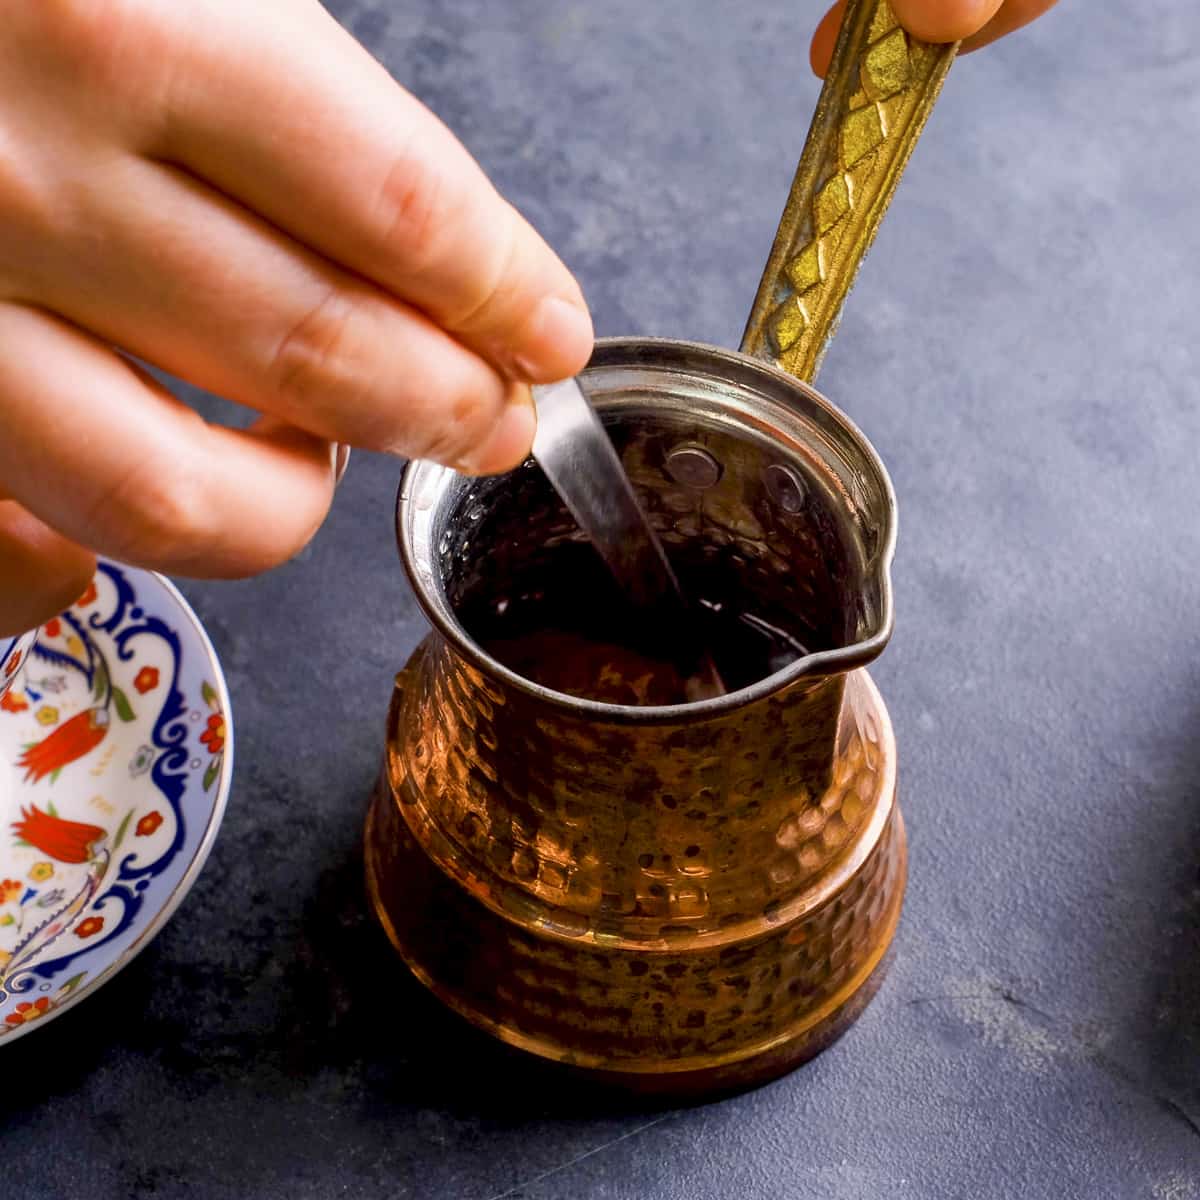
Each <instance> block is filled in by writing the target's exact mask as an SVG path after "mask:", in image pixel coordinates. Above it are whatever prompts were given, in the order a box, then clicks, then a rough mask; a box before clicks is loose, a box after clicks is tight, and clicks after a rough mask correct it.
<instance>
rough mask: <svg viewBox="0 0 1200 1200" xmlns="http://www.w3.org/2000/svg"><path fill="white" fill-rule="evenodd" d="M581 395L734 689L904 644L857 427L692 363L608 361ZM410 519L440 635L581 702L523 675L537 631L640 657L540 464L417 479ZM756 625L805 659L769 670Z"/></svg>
mask: <svg viewBox="0 0 1200 1200" xmlns="http://www.w3.org/2000/svg"><path fill="white" fill-rule="evenodd" d="M584 380H585V386H586V388H587V391H588V393H589V396H590V397H591V399H592V402H593V404H594V405H595V407H596V409H597V411H598V412H599V414H600V417H601V420H602V421H603V423H604V426H605V429H606V431H607V432H608V434H609V436H610V437H611V438H612V440H613V442H614V444H615V445H616V447H617V450H618V452H619V453H620V455H621V459H622V461H623V463H624V465H625V469H626V471H627V473H628V475H629V477H630V480H631V482H632V483H633V486H634V490H635V491H636V493H637V496H638V499H639V500H640V502H641V503H642V505H643V506H644V508H645V510H646V512H647V514H648V516H649V519H650V522H651V524H652V525H653V527H654V528H655V530H656V531H657V532H658V534H659V536H660V537H661V539H662V541H663V543H664V546H665V548H666V550H667V554H668V556H669V558H670V560H671V563H672V566H673V567H674V568H675V570H676V573H677V574H678V576H679V579H680V582H681V584H682V585H683V588H684V592H685V594H686V595H687V596H688V597H689V598H691V599H692V600H694V601H695V602H696V603H697V604H698V605H700V606H701V607H702V608H703V609H704V610H705V611H706V612H707V613H709V614H715V616H714V620H717V618H718V617H719V620H717V623H716V624H714V625H712V626H711V628H713V629H716V630H718V631H719V632H717V633H714V634H713V636H715V637H720V638H722V639H726V640H728V638H732V641H730V643H729V645H728V646H725V647H723V649H724V651H725V655H724V659H723V663H722V665H723V670H725V669H727V670H728V671H730V672H732V673H733V675H734V676H735V677H734V678H732V679H730V680H728V681H727V682H729V684H730V686H731V687H732V688H735V689H744V688H746V687H750V686H752V685H754V684H755V683H757V682H758V681H759V680H760V679H761V678H763V677H765V676H769V675H771V674H773V673H776V672H777V671H778V670H789V671H808V672H813V671H825V670H842V669H846V668H847V667H848V666H852V665H855V664H856V662H858V661H865V660H866V659H867V658H869V657H872V656H873V655H874V654H875V653H878V651H879V649H881V648H882V645H883V644H884V642H885V641H886V638H887V636H888V633H889V632H890V628H891V603H890V595H889V581H888V562H889V560H890V557H891V547H892V540H893V508H894V501H893V499H892V495H891V489H890V485H889V484H888V480H887V477H886V474H885V473H884V471H883V468H882V465H881V464H880V463H879V461H878V459H877V457H876V456H875V454H874V452H873V451H872V450H871V448H870V446H869V444H867V443H866V441H865V439H863V437H862V435H861V434H859V433H858V431H857V430H856V429H855V428H854V427H853V426H852V425H851V424H850V423H849V421H847V420H846V418H845V417H843V416H842V415H841V414H840V413H838V412H837V410H835V409H834V408H833V407H832V406H831V405H829V404H828V402H827V401H825V400H824V399H822V398H821V397H820V396H819V395H818V394H817V393H815V392H813V391H812V390H811V389H809V388H807V387H806V386H805V385H803V384H799V383H797V382H796V381H795V380H792V379H791V378H790V377H788V376H785V375H782V374H781V373H780V372H778V371H776V370H774V369H773V368H770V367H766V366H763V365H762V364H759V363H757V362H754V361H753V360H749V359H746V358H744V357H743V356H741V355H735V354H729V353H727V352H723V351H715V350H712V349H711V348H708V347H700V346H694V345H691V344H688V343H663V342H658V341H651V340H631V339H623V340H621V341H613V342H606V343H601V345H600V347H599V348H598V350H597V354H596V356H595V358H594V360H593V362H592V364H591V365H590V366H589V368H588V370H587V372H586V373H585V376H584ZM398 518H399V524H398V529H399V534H400V542H401V547H402V550H403V552H404V556H405V560H406V562H407V563H408V565H409V568H410V572H411V573H412V575H413V579H414V583H415V584H416V586H417V590H418V593H419V594H420V595H421V599H422V602H423V603H424V604H425V607H426V609H427V611H429V612H430V615H431V617H433V619H434V620H435V622H437V623H438V624H439V625H440V626H442V627H443V630H444V631H447V630H448V631H449V632H450V633H451V634H452V635H455V636H457V637H459V638H460V639H465V640H466V641H467V642H469V643H471V644H472V645H473V647H474V648H475V649H476V650H478V649H480V648H482V649H483V650H484V651H485V652H487V653H488V654H490V655H491V656H492V657H494V658H495V659H498V660H499V661H500V662H501V663H502V664H504V665H505V666H507V667H509V668H510V669H512V670H513V671H514V672H515V673H516V674H517V675H524V676H526V677H532V678H533V679H534V680H535V681H536V682H539V683H543V684H547V685H548V686H550V687H552V688H555V687H557V689H558V690H566V691H573V690H574V689H573V688H571V687H570V686H567V685H563V684H561V683H559V682H558V679H559V678H560V676H558V675H555V674H553V673H552V674H551V675H550V676H549V677H545V676H543V675H542V674H541V673H540V670H539V669H538V666H537V664H536V663H533V662H531V661H529V660H528V659H526V660H522V658H521V655H520V653H519V650H518V644H519V643H520V644H522V645H523V644H524V643H521V642H520V639H521V638H522V637H524V636H525V635H526V634H528V633H530V632H534V631H535V630H532V629H529V628H526V627H527V626H530V625H537V623H538V622H542V623H543V624H545V623H546V622H547V621H549V622H550V623H551V624H555V623H558V624H562V623H566V624H571V623H572V622H574V623H579V622H582V623H583V624H584V625H585V626H587V627H588V628H596V629H598V628H600V627H601V625H602V626H603V627H604V629H605V631H606V632H605V634H604V636H605V637H608V639H609V640H610V641H618V640H619V641H622V642H623V643H627V644H636V643H637V640H638V632H639V621H638V616H637V614H636V613H634V612H631V611H628V610H627V608H625V607H624V605H623V602H622V598H621V597H620V596H619V595H618V594H617V592H616V590H615V586H614V585H613V584H612V582H611V580H610V579H609V577H608V575H607V573H606V571H605V569H604V567H603V564H602V563H601V562H600V560H599V558H598V556H597V555H596V554H595V552H594V551H593V550H592V549H591V547H590V545H589V544H588V543H587V541H586V539H585V538H584V536H583V534H582V533H581V532H580V531H579V529H578V527H577V526H576V525H575V523H574V521H573V519H572V518H571V516H570V514H569V513H568V512H567V511H566V509H565V508H564V506H563V505H562V503H561V501H560V500H559V499H558V497H557V495H556V494H555V492H554V491H553V489H552V488H551V486H550V484H549V482H548V480H547V479H546V477H545V475H544V474H543V473H542V472H541V470H540V469H539V468H538V467H537V466H536V464H534V463H533V462H528V463H526V464H525V465H524V466H523V467H521V468H520V469H518V470H517V471H514V472H512V473H510V474H508V475H504V476H500V477H496V478H492V479H466V478H463V477H460V476H457V475H455V474H454V473H453V472H450V471H446V470H445V469H443V468H437V467H433V466H432V465H430V464H424V463H423V464H416V465H414V466H413V467H411V468H410V472H409V475H408V477H406V481H405V485H404V488H403V489H402V496H401V502H400V512H399V514H398ZM735 621H736V622H737V624H736V626H734V625H731V624H730V622H735ZM597 623H599V624H597ZM747 623H748V624H749V626H750V631H751V633H753V632H754V631H761V630H762V629H765V630H769V631H771V632H770V633H769V634H768V635H766V636H768V638H769V639H771V640H773V644H774V645H775V646H776V649H778V648H779V646H781V645H783V644H784V642H781V641H780V638H783V639H785V640H786V643H787V645H788V646H789V647H790V648H791V651H790V652H789V653H787V654H785V655H783V656H782V657H780V655H779V654H776V655H775V656H774V658H772V657H771V656H770V655H767V656H765V657H762V660H761V661H759V656H758V654H757V648H758V647H759V646H760V645H761V643H760V642H758V641H756V639H755V638H754V637H753V636H750V633H747V630H746V629H745V628H744V627H745V626H746V625H747ZM613 630H616V633H613V632H612V631H613ZM731 630H733V632H732V633H731V632H730V631H731ZM610 634H611V636H609V635H610ZM538 644H539V646H541V647H542V649H543V650H544V651H545V653H546V654H548V655H549V656H551V657H555V656H556V653H557V652H556V649H555V645H554V644H553V643H545V642H540V643H538ZM642 648H643V649H644V648H645V647H644V646H643V647H642ZM561 653H570V651H567V650H563V651H561ZM561 653H557V656H558V657H561ZM577 694H584V693H583V692H580V693H577ZM652 695H653V693H651V696H652ZM601 698H607V699H610V700H616V701H618V702H629V703H638V702H639V701H638V700H636V699H632V698H628V697H626V696H625V695H624V694H623V693H621V692H616V693H613V694H612V695H611V696H607V697H601ZM640 702H642V703H653V702H654V701H653V699H652V698H651V699H650V700H646V698H645V697H642V698H641V701H640Z"/></svg>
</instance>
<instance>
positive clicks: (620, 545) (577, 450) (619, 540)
mask: <svg viewBox="0 0 1200 1200" xmlns="http://www.w3.org/2000/svg"><path fill="white" fill-rule="evenodd" d="M533 396H534V401H535V402H536V404H537V413H538V429H537V436H536V437H535V438H534V441H533V457H534V458H535V459H536V460H537V462H538V464H539V465H540V466H541V468H542V470H543V471H545V473H546V476H547V478H548V479H549V480H550V482H551V483H552V484H553V485H554V490H555V491H556V492H558V495H559V497H560V498H561V500H562V502H563V503H564V504H565V505H566V506H567V509H568V511H569V512H570V513H571V515H572V516H573V517H574V518H575V520H576V522H577V523H578V525H579V527H580V529H582V530H583V532H584V533H586V534H587V535H588V537H589V538H590V539H591V542H592V545H593V546H595V547H596V550H597V552H598V553H599V554H600V557H601V558H603V559H604V561H605V563H606V564H607V565H608V569H609V570H610V571H611V572H612V574H613V577H614V578H615V579H616V581H617V585H618V586H619V587H620V588H621V590H622V591H623V592H624V593H625V595H626V596H627V597H628V598H629V600H630V601H631V602H632V603H633V604H634V605H635V606H636V607H637V608H638V609H639V610H640V611H642V612H644V613H645V614H646V616H647V617H648V618H649V619H651V620H652V621H653V622H654V623H655V627H656V629H661V630H662V631H663V632H664V634H665V635H666V636H667V637H668V638H669V639H670V640H671V641H672V642H673V643H674V646H673V649H674V651H675V653H674V657H675V659H676V660H677V663H678V665H679V666H680V668H681V670H682V671H683V672H684V675H685V690H686V694H687V697H688V699H689V700H706V699H709V698H711V697H713V696H723V695H724V694H725V691H726V688H725V685H724V684H723V683H722V682H721V676H720V674H719V672H718V671H717V668H716V665H715V664H714V662H713V661H712V657H711V655H710V654H709V653H708V650H707V648H706V647H705V646H704V644H703V642H702V640H701V639H700V637H699V634H698V632H697V629H696V621H695V617H694V614H693V612H692V609H691V606H690V605H689V604H688V602H687V600H686V598H685V597H684V595H683V591H682V590H681V588H680V586H679V580H678V578H677V577H676V575H675V572H674V571H673V570H672V569H671V564H670V563H669V562H668V561H667V556H666V554H665V553H664V551H663V547H662V543H661V542H660V541H659V540H658V536H657V534H655V532H654V530H653V529H652V528H651V526H650V523H649V521H647V520H646V514H645V513H644V512H643V511H642V507H641V505H640V504H638V501H637V497H636V496H635V495H634V491H633V487H632V485H631V484H630V482H629V477H628V476H627V475H626V474H625V468H624V467H623V466H622V465H621V460H620V458H619V457H618V456H617V452H616V450H615V449H614V448H613V444H612V442H611V441H610V440H609V437H608V434H606V433H605V432H604V426H603V425H601V424H600V418H599V417H598V416H597V415H596V410H595V409H594V408H592V406H591V403H590V402H589V401H588V398H587V396H586V395H585V394H584V392H583V389H582V387H581V386H580V384H579V380H577V379H565V380H563V381H562V382H561V383H552V384H548V385H546V386H544V387H535V388H534V389H533Z"/></svg>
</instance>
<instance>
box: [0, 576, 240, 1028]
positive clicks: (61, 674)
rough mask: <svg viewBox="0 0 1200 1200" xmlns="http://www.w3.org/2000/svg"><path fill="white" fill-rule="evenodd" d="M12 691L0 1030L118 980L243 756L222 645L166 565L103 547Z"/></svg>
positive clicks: (1, 861)
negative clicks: (131, 560) (110, 555)
mask: <svg viewBox="0 0 1200 1200" xmlns="http://www.w3.org/2000/svg"><path fill="white" fill-rule="evenodd" d="M22 666H23V671H22V673H21V674H20V675H17V676H16V677H15V681H14V683H13V686H12V687H11V688H10V689H9V690H8V691H7V692H5V693H4V694H3V696H0V1044H3V1043H7V1042H11V1041H13V1040H14V1039H16V1038H18V1037H20V1036H21V1035H22V1034H24V1033H28V1032H29V1031H30V1030H31V1029H37V1028H40V1027H41V1026H42V1025H44V1024H46V1022H47V1021H48V1020H50V1019H51V1018H53V1017H55V1016H57V1015H58V1014H59V1013H61V1012H63V1011H64V1010H65V1009H67V1008H69V1007H71V1005H73V1004H76V1003H78V1002H79V1001H80V1000H82V999H83V998H84V997H85V996H86V995H88V993H89V992H92V991H95V989H96V988H98V987H100V986H101V985H102V984H103V983H104V982H105V981H106V980H108V979H111V978H112V976H113V975H115V974H116V973H117V972H118V971H119V970H120V969H121V968H122V967H123V966H125V964H126V963H128V962H129V961H130V959H132V958H133V956H134V955H135V954H136V953H137V952H138V951H139V950H141V949H142V948H143V947H144V946H146V945H147V943H148V942H149V941H150V939H151V938H152V937H153V936H154V935H155V934H156V933H157V932H158V931H159V929H161V928H162V926H163V925H164V923H165V922H166V920H167V918H168V917H169V916H170V915H171V913H172V912H174V910H175V908H176V906H177V905H178V904H179V902H180V901H181V900H182V899H183V897H184V895H185V894H186V892H187V890H188V888H189V887H191V885H192V883H193V882H194V881H195V879H196V876H197V875H198V874H199V872H200V869H201V867H202V866H203V865H204V860H205V858H207V856H208V852H209V850H210V849H211V848H212V843H213V840H214V838H215V837H216V832H217V827H218V825H219V824H220V822H221V814H222V812H223V811H224V808H225V798H226V795H227V794H228V791H229V779H230V773H231V770H232V766H233V758H232V751H233V746H232V728H231V726H230V723H229V698H228V695H227V693H226V690H225V681H224V678H223V677H222V674H221V668H220V665H219V664H218V662H217V657H216V655H215V653H214V652H213V648H212V646H211V644H210V643H209V640H208V637H207V636H206V635H205V633H204V630H203V628H202V627H201V625H200V622H199V620H198V619H197V618H196V616H195V614H194V613H193V612H192V610H191V609H190V608H189V607H188V605H187V602H186V601H185V600H184V599H183V597H182V596H181V595H180V594H179V593H178V592H177V591H176V590H175V588H174V587H173V586H172V585H171V584H170V583H168V582H167V581H166V580H165V579H163V578H162V577H161V576H158V575H154V574H151V573H150V572H147V571H138V570H133V569H132V568H129V567H122V566H117V565H116V564H114V563H109V562H103V561H102V562H101V563H100V565H99V568H98V570H97V572H96V576H95V578H94V580H93V581H92V583H91V585H90V586H89V587H88V589H87V591H85V592H84V594H83V595H82V596H81V597H80V598H79V600H78V601H76V603H75V604H74V605H73V606H72V607H71V608H70V609H68V610H67V611H66V612H64V613H63V614H62V615H61V616H59V617H57V618H55V619H54V620H52V621H49V622H47V623H46V625H45V626H44V627H43V628H42V629H41V630H40V632H39V633H38V635H37V639H36V641H33V642H32V644H31V645H30V646H29V647H28V649H27V650H26V651H25V655H24V662H23V664H22Z"/></svg>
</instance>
